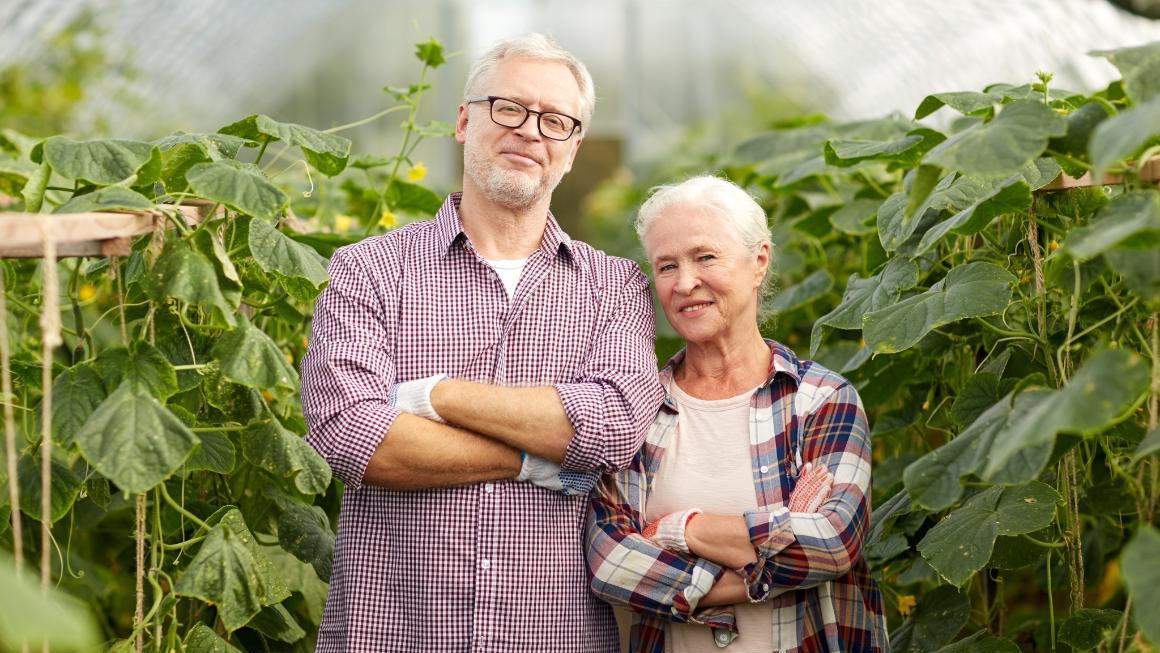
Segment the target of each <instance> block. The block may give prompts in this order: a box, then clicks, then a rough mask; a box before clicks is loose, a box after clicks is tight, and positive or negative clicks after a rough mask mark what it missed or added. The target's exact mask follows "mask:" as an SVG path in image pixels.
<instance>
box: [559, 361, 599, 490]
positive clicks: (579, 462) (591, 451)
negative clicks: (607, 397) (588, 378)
mask: <svg viewBox="0 0 1160 653" xmlns="http://www.w3.org/2000/svg"><path fill="white" fill-rule="evenodd" d="M556 393H557V394H559V395H560V403H561V404H562V405H563V406H564V414H565V415H567V416H568V421H569V422H571V423H572V430H573V431H575V433H576V434H575V435H574V436H573V437H572V441H571V442H569V443H568V447H567V448H566V449H565V450H564V461H563V462H562V463H560V467H561V468H563V469H573V470H589V469H601V468H602V467H603V465H602V463H603V462H604V461H603V456H602V451H601V449H602V447H601V446H600V445H599V443H597V442H594V441H593V440H594V438H593V437H592V434H593V433H594V432H595V433H598V432H599V431H600V429H599V426H598V424H597V422H598V420H599V407H600V404H601V401H602V399H603V396H604V393H603V392H601V391H600V386H599V385H597V384H593V383H560V384H557V385H556Z"/></svg>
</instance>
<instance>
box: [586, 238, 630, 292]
mask: <svg viewBox="0 0 1160 653" xmlns="http://www.w3.org/2000/svg"><path fill="white" fill-rule="evenodd" d="M569 246H570V250H571V253H572V256H573V258H575V260H576V261H577V262H578V263H580V266H581V268H582V269H587V270H588V271H589V273H590V274H592V275H593V277H594V278H595V281H596V282H597V283H598V284H599V285H601V286H624V285H626V284H632V283H638V284H639V283H643V284H645V285H647V284H648V277H647V276H645V274H644V272H643V271H641V269H640V266H639V265H637V263H636V261H633V260H632V259H627V258H624V257H621V256H613V255H612V254H609V253H608V252H605V251H604V250H600V249H596V248H595V247H593V246H592V245H589V244H588V243H586V242H584V241H581V240H572V241H571V242H570V243H569Z"/></svg>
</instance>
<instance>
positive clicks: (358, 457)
mask: <svg viewBox="0 0 1160 653" xmlns="http://www.w3.org/2000/svg"><path fill="white" fill-rule="evenodd" d="M344 249H345V248H344ZM328 271H329V273H330V275H331V281H330V284H329V285H328V286H327V288H326V289H325V290H324V291H323V292H322V294H321V295H320V296H319V297H318V300H317V302H316V304H315V312H314V323H313V326H312V338H311V342H310V346H309V347H308V349H307V352H306V356H305V357H304V358H303V360H302V413H303V416H304V417H305V418H306V423H307V426H308V433H307V436H306V441H307V442H308V443H309V444H310V445H311V446H312V447H314V448H315V450H317V451H318V453H319V454H320V455H321V456H322V457H323V458H324V459H326V461H327V462H328V463H329V464H330V466H331V469H332V470H333V471H334V473H335V475H336V476H338V477H339V478H340V479H342V481H343V483H345V484H346V486H347V488H348V489H357V488H359V487H361V485H362V479H363V476H364V474H365V473H366V468H367V465H368V464H369V463H370V459H371V457H372V456H373V455H374V452H375V450H376V449H377V448H378V446H379V443H380V442H382V440H383V437H384V436H385V435H386V433H387V431H389V430H390V428H391V425H392V424H393V423H394V421H395V418H396V417H397V416H398V414H399V411H398V410H396V409H395V408H394V407H393V406H392V405H390V403H389V402H388V400H387V396H388V391H389V389H390V387H391V384H392V383H394V379H395V366H394V362H393V359H392V352H391V346H390V343H391V342H392V339H391V336H390V332H389V329H388V328H387V326H386V325H388V324H390V320H389V319H388V315H387V313H386V308H385V305H384V303H383V302H382V301H381V299H380V297H379V295H378V294H377V293H376V292H375V290H374V288H375V285H374V284H373V283H372V280H371V279H370V277H369V276H368V275H367V273H366V272H365V270H364V269H363V267H362V266H360V265H359V264H358V262H357V261H356V260H354V259H353V258H351V257H350V256H349V255H348V254H347V253H346V252H345V251H344V250H343V249H340V250H338V251H337V252H335V254H334V257H333V258H332V259H331V261H330V265H329V267H328Z"/></svg>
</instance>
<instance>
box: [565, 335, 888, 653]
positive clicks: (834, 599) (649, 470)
mask: <svg viewBox="0 0 1160 653" xmlns="http://www.w3.org/2000/svg"><path fill="white" fill-rule="evenodd" d="M769 344H770V349H771V351H772V354H773V356H772V360H771V364H770V371H769V376H768V378H767V379H766V381H765V383H763V384H762V385H761V387H759V388H758V389H757V390H756V391H755V392H754V394H753V399H752V401H751V403H750V421H749V442H750V451H751V452H752V455H753V484H754V490H755V491H756V493H757V498H758V505H759V508H758V509H757V510H753V511H750V512H747V513H745V520H746V522H747V523H748V526H749V536H750V539H751V540H752V541H753V546H754V548H755V550H756V552H757V561H756V562H755V563H754V564H752V565H749V566H747V567H746V568H745V569H743V570H738V571H739V572H740V573H741V574H742V576H743V577H744V578H745V582H746V585H747V586H748V588H749V596H750V600H752V601H754V602H766V604H767V605H769V608H770V619H771V627H772V628H773V634H774V641H775V642H776V643H777V647H778V648H777V650H778V651H782V652H785V653H807V652H813V651H829V652H836V651H841V652H842V653H863V652H865V653H886V652H888V651H889V648H890V644H889V641H888V640H887V636H886V620H885V616H884V612H883V607H882V597H881V595H880V594H879V592H878V588H877V586H876V585H875V583H874V581H873V579H871V577H870V573H869V569H868V568H867V565H866V562H865V560H864V559H863V557H862V555H861V547H862V541H863V538H864V537H865V536H866V533H867V530H868V526H869V522H870V499H869V492H870V434H869V430H868V429H867V426H866V416H865V414H864V413H863V411H862V405H861V400H860V399H859V398H858V393H857V392H856V391H855V390H854V388H853V386H851V385H850V383H849V382H848V381H846V380H845V379H844V378H842V377H841V376H839V375H837V374H835V373H834V372H831V371H830V370H828V369H826V368H824V367H822V366H821V365H819V364H817V363H814V362H812V361H802V360H798V358H797V356H795V355H794V353H793V352H792V351H790V350H789V349H787V348H786V347H784V346H783V345H781V344H779V343H776V342H772V341H770V343H769ZM683 358H684V352H681V353H679V354H677V356H675V357H674V358H673V360H671V361H669V363H668V365H666V366H665V369H664V370H662V372H661V380H662V382H667V381H668V380H669V379H670V378H671V377H672V373H673V370H674V369H675V368H676V366H677V365H679V364H680V362H681V360H683ZM676 424H677V407H676V405H675V403H674V402H673V401H672V400H671V398H666V400H665V403H664V405H663V406H662V407H661V410H660V411H659V413H658V414H657V416H656V419H655V421H654V422H653V425H652V428H651V430H650V431H649V434H648V436H647V437H646V440H645V445H644V447H643V448H642V449H641V451H640V452H639V453H638V454H637V457H636V458H635V459H634V460H633V462H632V465H630V466H629V468H628V469H626V470H624V471H622V472H620V473H618V474H615V475H608V476H605V477H604V479H603V480H602V481H601V483H600V485H599V486H598V487H597V489H596V492H595V493H594V494H593V496H592V509H591V510H590V511H589V517H588V528H587V535H586V540H587V546H588V566H589V569H590V571H591V573H592V576H593V579H592V589H593V590H594V591H595V592H596V594H597V595H598V596H600V597H602V598H604V599H605V600H606V601H609V602H611V603H615V604H619V605H624V606H627V607H628V608H629V609H631V610H632V611H633V615H632V616H633V626H632V633H631V640H630V642H631V647H630V650H632V651H635V652H643V653H663V652H664V648H665V644H664V639H665V624H666V623H668V622H677V623H701V624H704V625H706V626H707V627H710V628H713V631H714V633H713V634H714V639H715V641H716V642H717V643H718V645H719V646H724V645H726V644H728V643H729V642H731V641H732V639H733V637H735V636H736V625H735V622H734V616H733V611H732V609H731V608H729V607H724V608H700V609H698V608H697V607H696V606H697V603H698V601H700V600H701V597H703V596H705V594H706V593H707V592H708V591H709V589H710V588H711V587H712V586H713V583H714V582H716V580H717V579H718V578H719V577H720V576H721V574H722V573H723V572H724V570H723V569H722V568H721V567H720V566H718V565H716V564H714V563H712V562H709V561H707V560H704V559H702V558H697V557H695V556H689V555H684V554H681V553H675V552H672V551H668V550H664V549H661V548H658V547H657V546H656V545H655V544H654V543H653V542H651V541H650V540H647V539H645V538H644V537H642V536H641V535H640V531H641V530H642V529H643V527H644V523H643V515H644V514H645V505H646V503H647V501H648V496H649V487H650V484H651V482H652V479H653V476H654V475H655V474H656V472H657V470H658V469H659V468H660V464H661V457H662V456H663V455H664V453H665V448H666V444H667V442H668V441H669V438H670V436H671V434H672V432H673V430H674V429H675V428H676ZM807 461H813V462H814V463H815V464H822V465H825V466H826V468H827V469H829V470H830V473H832V474H833V475H834V486H833V490H832V492H831V495H830V498H829V499H828V500H827V501H826V503H825V504H824V505H823V506H822V507H821V509H820V510H819V511H818V512H817V513H791V512H789V510H788V509H787V508H786V507H785V504H786V503H788V501H789V496H790V493H791V492H792V491H793V488H794V484H795V482H796V479H797V476H798V470H799V469H800V467H801V465H802V464H803V463H804V462H807Z"/></svg>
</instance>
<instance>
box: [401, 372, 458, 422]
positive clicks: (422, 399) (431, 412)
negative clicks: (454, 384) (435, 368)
mask: <svg viewBox="0 0 1160 653" xmlns="http://www.w3.org/2000/svg"><path fill="white" fill-rule="evenodd" d="M446 378H447V375H446V374H436V375H434V376H429V377H427V378H424V379H415V380H414V381H407V382H406V383H396V384H395V385H393V386H391V393H390V396H389V400H390V402H391V403H393V404H394V405H395V408H398V409H399V410H401V411H403V412H404V413H411V414H412V415H416V416H418V417H426V418H427V419H429V420H434V421H436V422H439V423H441V424H446V423H447V422H446V420H444V419H443V418H442V417H440V416H439V413H438V412H436V411H435V407H434V406H432V405H431V390H432V389H433V388H434V387H435V384H437V383H439V382H440V381H442V380H443V379H446Z"/></svg>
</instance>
